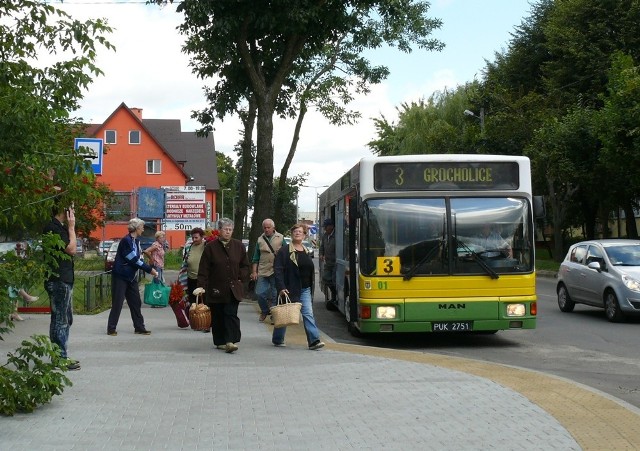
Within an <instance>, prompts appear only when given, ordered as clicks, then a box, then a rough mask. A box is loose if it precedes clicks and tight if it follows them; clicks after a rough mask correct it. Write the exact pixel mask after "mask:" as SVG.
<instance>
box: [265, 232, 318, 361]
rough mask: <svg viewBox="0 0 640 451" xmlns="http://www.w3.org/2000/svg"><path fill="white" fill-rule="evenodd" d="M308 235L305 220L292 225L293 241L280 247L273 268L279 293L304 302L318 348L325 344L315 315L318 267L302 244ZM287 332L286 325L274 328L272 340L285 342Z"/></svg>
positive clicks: (305, 317)
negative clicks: (312, 288) (313, 291)
mask: <svg viewBox="0 0 640 451" xmlns="http://www.w3.org/2000/svg"><path fill="white" fill-rule="evenodd" d="M306 236H307V226H306V225H305V224H296V225H294V226H293V227H291V242H290V243H289V245H288V246H282V247H281V248H280V250H279V251H278V253H277V254H276V259H275V262H274V264H273V269H274V273H275V275H276V289H277V290H278V295H279V296H284V295H285V294H287V295H288V296H289V298H290V299H291V301H293V302H300V303H302V309H301V313H302V323H303V325H304V331H305V333H306V335H307V344H308V346H309V349H310V350H312V351H315V350H316V349H320V348H322V347H323V346H324V343H323V342H322V341H320V331H319V330H318V326H316V320H315V318H314V316H313V305H312V304H313V299H312V296H311V287H313V284H314V274H315V267H314V265H313V260H311V257H309V254H307V250H306V249H305V247H304V245H303V244H302V240H304V239H305V238H306ZM286 332H287V328H286V327H278V328H274V329H273V335H272V337H271V342H272V343H273V345H274V346H278V347H281V346H285V344H284V336H285V334H286Z"/></svg>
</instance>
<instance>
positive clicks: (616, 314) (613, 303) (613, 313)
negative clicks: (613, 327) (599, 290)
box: [604, 290, 624, 323]
mask: <svg viewBox="0 0 640 451" xmlns="http://www.w3.org/2000/svg"><path fill="white" fill-rule="evenodd" d="M604 313H605V315H607V319H608V320H609V321H611V322H612V323H617V322H620V321H622V319H623V318H624V315H623V314H622V310H620V304H619V303H618V297H617V296H616V294H615V293H614V292H613V290H607V292H606V293H605V294H604Z"/></svg>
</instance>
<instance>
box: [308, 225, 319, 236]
mask: <svg viewBox="0 0 640 451" xmlns="http://www.w3.org/2000/svg"><path fill="white" fill-rule="evenodd" d="M309 233H310V234H311V235H315V234H316V233H318V224H311V225H310V226H309Z"/></svg>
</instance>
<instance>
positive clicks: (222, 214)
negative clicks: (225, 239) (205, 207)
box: [220, 188, 231, 219]
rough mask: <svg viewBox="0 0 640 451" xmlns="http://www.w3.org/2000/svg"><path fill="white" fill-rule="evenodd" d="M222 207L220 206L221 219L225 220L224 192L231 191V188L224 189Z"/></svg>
mask: <svg viewBox="0 0 640 451" xmlns="http://www.w3.org/2000/svg"><path fill="white" fill-rule="evenodd" d="M220 191H222V205H221V206H220V219H222V218H224V192H225V191H231V188H222V189H221V190H220Z"/></svg>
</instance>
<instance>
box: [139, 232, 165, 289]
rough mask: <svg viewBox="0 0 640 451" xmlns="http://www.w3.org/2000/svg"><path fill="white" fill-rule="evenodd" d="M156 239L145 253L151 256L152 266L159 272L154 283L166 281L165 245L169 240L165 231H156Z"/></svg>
mask: <svg viewBox="0 0 640 451" xmlns="http://www.w3.org/2000/svg"><path fill="white" fill-rule="evenodd" d="M155 237H156V240H155V241H154V242H153V244H152V245H151V246H149V247H148V248H146V249H145V251H144V255H146V256H147V257H149V262H150V264H151V266H153V267H154V268H155V270H156V271H157V272H158V277H154V278H153V282H154V283H164V277H163V271H164V246H165V243H166V241H167V239H166V235H165V233H164V232H162V231H160V232H156V235H155Z"/></svg>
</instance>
